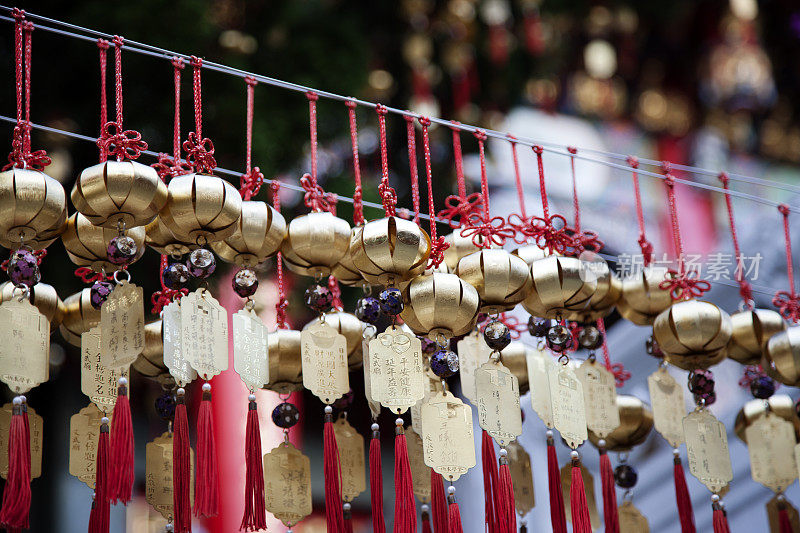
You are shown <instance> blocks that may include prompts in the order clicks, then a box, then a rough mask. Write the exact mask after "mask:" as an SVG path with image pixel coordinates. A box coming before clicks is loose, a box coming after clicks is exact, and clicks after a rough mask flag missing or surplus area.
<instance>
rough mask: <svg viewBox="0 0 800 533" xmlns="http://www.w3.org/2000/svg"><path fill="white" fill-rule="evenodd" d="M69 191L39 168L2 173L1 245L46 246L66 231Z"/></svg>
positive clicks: (15, 246)
mask: <svg viewBox="0 0 800 533" xmlns="http://www.w3.org/2000/svg"><path fill="white" fill-rule="evenodd" d="M66 219H67V194H66V193H65V192H64V187H62V185H61V184H60V183H59V182H58V181H56V180H54V179H53V178H51V177H50V176H48V175H47V174H45V173H44V172H41V171H38V170H28V169H23V168H11V169H9V170H6V171H4V172H0V245H2V246H3V247H5V248H9V249H12V250H13V249H15V248H18V247H19V246H20V244H24V245H25V246H29V247H31V248H33V249H34V250H40V249H42V248H46V247H47V246H48V245H50V243H52V242H53V241H54V240H56V238H58V236H59V235H61V234H62V233H63V232H64V223H65V221H66Z"/></svg>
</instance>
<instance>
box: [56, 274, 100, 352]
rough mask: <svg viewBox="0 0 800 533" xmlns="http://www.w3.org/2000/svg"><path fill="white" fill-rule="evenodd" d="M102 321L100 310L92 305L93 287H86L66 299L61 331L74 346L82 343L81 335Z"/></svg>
mask: <svg viewBox="0 0 800 533" xmlns="http://www.w3.org/2000/svg"><path fill="white" fill-rule="evenodd" d="M99 323H100V310H99V309H95V308H94V307H92V297H91V289H89V288H86V289H83V290H81V291H80V292H76V293H75V294H72V295H70V296H67V298H66V299H64V316H63V318H62V319H61V326H60V327H59V331H60V332H61V336H62V337H64V340H65V341H67V342H68V343H70V344H71V345H73V346H80V345H81V335H82V334H83V333H85V332H87V331H89V330H90V329H92V328H93V327H95V326H96V325H97V324H99Z"/></svg>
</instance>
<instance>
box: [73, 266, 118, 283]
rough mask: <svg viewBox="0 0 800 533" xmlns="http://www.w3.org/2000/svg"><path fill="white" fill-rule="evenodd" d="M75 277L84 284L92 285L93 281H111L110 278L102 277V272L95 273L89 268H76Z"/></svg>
mask: <svg viewBox="0 0 800 533" xmlns="http://www.w3.org/2000/svg"><path fill="white" fill-rule="evenodd" d="M75 276H76V277H77V278H79V279H80V280H81V281H82V282H84V283H94V282H95V281H106V280H110V279H111V276H104V275H103V274H102V272H95V271H94V270H92V269H91V268H89V267H79V268H76V269H75Z"/></svg>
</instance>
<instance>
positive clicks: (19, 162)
mask: <svg viewBox="0 0 800 533" xmlns="http://www.w3.org/2000/svg"><path fill="white" fill-rule="evenodd" d="M31 129H33V126H32V125H31V123H30V122H27V121H25V120H22V121H20V122H19V123H17V125H16V126H14V132H13V134H12V137H11V153H9V154H8V164H6V165H5V166H4V167H3V170H4V171H5V170H8V169H10V168H14V167H16V168H30V169H33V170H44V168H45V167H46V166H47V165H49V164H50V163H52V160H51V159H50V157H49V156H48V155H47V152H46V151H45V150H36V151H33V152H31V151H30V150H29V149H28V148H27V146H28V144H29V140H28V139H30V136H31Z"/></svg>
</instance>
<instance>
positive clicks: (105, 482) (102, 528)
mask: <svg viewBox="0 0 800 533" xmlns="http://www.w3.org/2000/svg"><path fill="white" fill-rule="evenodd" d="M109 455H110V451H109V444H108V418H106V417H103V419H102V421H101V425H100V436H99V437H98V439H97V462H96V463H95V474H94V501H93V502H92V511H91V513H90V514H89V533H108V529H109V524H110V517H109V514H110V512H111V500H110V497H111V490H112V488H113V487H112V484H113V483H112V481H113V480H112V479H111V465H110V464H109Z"/></svg>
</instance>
